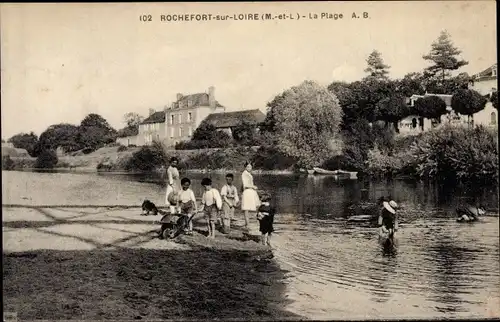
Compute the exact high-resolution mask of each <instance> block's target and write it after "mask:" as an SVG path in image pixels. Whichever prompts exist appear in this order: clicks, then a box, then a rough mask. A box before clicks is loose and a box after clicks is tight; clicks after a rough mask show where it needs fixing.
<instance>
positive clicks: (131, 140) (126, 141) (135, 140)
mask: <svg viewBox="0 0 500 322" xmlns="http://www.w3.org/2000/svg"><path fill="white" fill-rule="evenodd" d="M116 143H118V144H121V145H124V146H130V145H136V146H141V145H144V144H139V136H138V135H134V136H126V137H123V138H117V139H116Z"/></svg>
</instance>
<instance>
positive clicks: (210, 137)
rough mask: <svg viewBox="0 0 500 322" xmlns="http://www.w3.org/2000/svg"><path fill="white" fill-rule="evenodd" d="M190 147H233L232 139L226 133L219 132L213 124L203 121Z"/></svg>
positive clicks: (195, 132)
mask: <svg viewBox="0 0 500 322" xmlns="http://www.w3.org/2000/svg"><path fill="white" fill-rule="evenodd" d="M189 145H193V146H196V147H198V148H224V147H228V146H229V145H231V137H230V136H229V134H227V133H226V132H222V131H219V130H217V128H216V127H215V126H214V125H212V124H211V123H209V122H206V121H203V122H201V124H200V126H198V128H196V130H195V131H194V133H193V138H192V139H191V144H189Z"/></svg>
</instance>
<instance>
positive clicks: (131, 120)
mask: <svg viewBox="0 0 500 322" xmlns="http://www.w3.org/2000/svg"><path fill="white" fill-rule="evenodd" d="M123 119H124V121H125V124H127V126H129V127H133V126H139V124H141V122H142V121H144V117H142V116H140V115H139V114H137V113H134V112H129V113H125V115H124V116H123Z"/></svg>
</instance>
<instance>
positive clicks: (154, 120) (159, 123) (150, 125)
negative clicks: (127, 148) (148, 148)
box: [135, 109, 165, 145]
mask: <svg viewBox="0 0 500 322" xmlns="http://www.w3.org/2000/svg"><path fill="white" fill-rule="evenodd" d="M164 140H165V111H155V110H153V109H150V110H149V116H148V117H147V118H146V119H145V120H144V121H142V122H141V124H139V133H138V134H137V140H136V144H135V145H151V144H152V143H153V141H160V142H163V141H164Z"/></svg>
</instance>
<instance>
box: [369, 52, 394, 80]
mask: <svg viewBox="0 0 500 322" xmlns="http://www.w3.org/2000/svg"><path fill="white" fill-rule="evenodd" d="M366 63H367V64H368V67H367V68H366V69H365V72H366V73H368V77H371V78H374V79H377V80H386V79H388V76H387V75H388V74H389V71H388V69H389V68H390V66H389V65H386V64H384V60H383V59H382V54H381V53H380V52H378V51H376V50H374V51H373V52H372V53H371V54H370V55H369V56H368V58H367V59H366Z"/></svg>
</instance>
